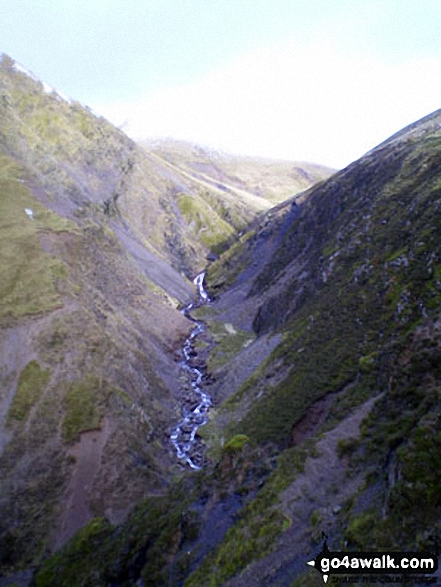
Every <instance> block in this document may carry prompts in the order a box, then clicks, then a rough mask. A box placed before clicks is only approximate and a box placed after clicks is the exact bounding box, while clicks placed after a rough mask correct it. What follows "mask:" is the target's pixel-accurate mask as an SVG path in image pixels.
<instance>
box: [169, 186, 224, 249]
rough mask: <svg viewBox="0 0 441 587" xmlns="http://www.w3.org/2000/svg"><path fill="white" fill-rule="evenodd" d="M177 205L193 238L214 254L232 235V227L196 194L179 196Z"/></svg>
mask: <svg viewBox="0 0 441 587" xmlns="http://www.w3.org/2000/svg"><path fill="white" fill-rule="evenodd" d="M177 204H178V206H179V210H180V212H181V214H182V216H183V218H184V219H185V222H186V223H187V225H188V228H189V230H190V232H191V234H192V235H193V237H194V238H195V239H196V240H197V241H200V242H201V243H202V244H204V245H205V246H207V247H208V248H209V249H210V250H211V251H213V252H214V253H218V252H220V251H221V250H222V249H223V248H224V245H225V242H226V241H227V240H228V239H230V238H231V237H232V236H233V235H234V233H235V230H234V229H233V228H232V226H231V225H230V224H228V222H225V220H223V219H222V218H221V216H219V215H218V214H217V212H216V211H215V210H214V209H213V208H212V207H211V206H210V205H209V204H208V203H207V202H206V201H205V200H204V199H202V198H201V197H199V196H198V195H197V194H193V195H190V194H179V195H178V197H177Z"/></svg>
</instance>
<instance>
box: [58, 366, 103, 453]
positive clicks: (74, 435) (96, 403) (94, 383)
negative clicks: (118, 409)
mask: <svg viewBox="0 0 441 587" xmlns="http://www.w3.org/2000/svg"><path fill="white" fill-rule="evenodd" d="M103 391H104V390H103V386H102V383H101V382H100V380H99V379H97V378H93V377H89V378H88V379H85V380H84V381H80V382H78V383H72V384H71V385H70V386H69V388H68V390H67V393H66V395H65V398H64V406H65V415H64V419H63V424H62V435H63V441H64V442H73V441H75V440H78V438H79V434H80V433H81V432H86V431H88V430H94V429H97V428H99V425H100V421H101V417H102V405H101V404H102V401H103Z"/></svg>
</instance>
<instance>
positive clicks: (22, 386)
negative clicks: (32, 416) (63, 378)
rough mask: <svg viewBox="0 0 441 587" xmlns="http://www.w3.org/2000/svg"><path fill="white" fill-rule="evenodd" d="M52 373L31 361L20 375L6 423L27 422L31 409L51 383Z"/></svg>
mask: <svg viewBox="0 0 441 587" xmlns="http://www.w3.org/2000/svg"><path fill="white" fill-rule="evenodd" d="M49 378H50V371H49V370H43V369H41V367H40V365H39V364H38V363H37V361H31V362H30V363H28V364H27V365H26V367H25V368H24V369H23V371H22V372H21V374H20V378H19V380H18V385H17V391H16V392H15V395H14V397H13V399H12V404H11V407H10V408H9V411H8V415H7V418H6V422H7V424H8V425H11V424H12V423H13V422H14V421H19V422H24V421H26V419H27V417H28V415H29V412H30V410H31V408H32V407H33V406H34V405H35V404H36V403H37V402H38V400H39V399H40V397H41V395H42V394H43V391H44V389H45V387H46V385H47V383H48V381H49Z"/></svg>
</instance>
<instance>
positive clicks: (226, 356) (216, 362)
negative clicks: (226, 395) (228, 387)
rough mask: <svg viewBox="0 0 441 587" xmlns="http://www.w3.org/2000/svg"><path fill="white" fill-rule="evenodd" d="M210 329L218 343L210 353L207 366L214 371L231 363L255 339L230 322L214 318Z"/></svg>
mask: <svg viewBox="0 0 441 587" xmlns="http://www.w3.org/2000/svg"><path fill="white" fill-rule="evenodd" d="M208 330H209V332H210V334H211V336H212V338H213V340H214V341H215V343H216V345H215V346H214V347H213V350H212V351H211V353H210V356H209V358H208V361H207V367H208V370H209V371H210V372H214V371H216V370H218V369H220V368H221V367H223V366H224V365H226V364H227V363H229V362H230V361H231V360H232V359H233V358H234V357H235V356H236V355H237V354H238V353H239V352H240V351H241V350H242V349H243V348H244V346H246V345H248V344H250V343H251V342H252V341H253V340H254V335H253V334H250V333H249V332H246V331H244V330H236V329H235V328H234V327H233V326H232V325H230V324H223V323H220V322H216V321H214V320H212V321H210V322H209V324H208Z"/></svg>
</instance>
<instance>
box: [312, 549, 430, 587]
mask: <svg viewBox="0 0 441 587" xmlns="http://www.w3.org/2000/svg"><path fill="white" fill-rule="evenodd" d="M307 564H308V565H310V566H312V567H314V568H315V569H316V570H317V571H319V572H320V573H321V574H322V577H323V581H324V582H325V583H327V581H328V578H329V576H330V575H358V576H361V575H378V576H381V575H383V577H384V575H388V576H391V575H401V576H407V575H419V576H421V575H423V576H425V575H430V574H433V573H435V572H436V571H437V570H438V557H437V556H436V555H435V554H433V553H426V552H331V551H330V550H329V549H328V546H327V544H326V541H325V543H324V545H323V549H322V551H321V552H320V553H319V554H318V555H317V556H316V558H315V559H314V560H311V561H308V563H307ZM371 578H373V577H371ZM419 578H424V577H419ZM433 579H435V578H433ZM382 582H384V581H382ZM391 582H394V581H393V579H391ZM428 582H431V581H428Z"/></svg>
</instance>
